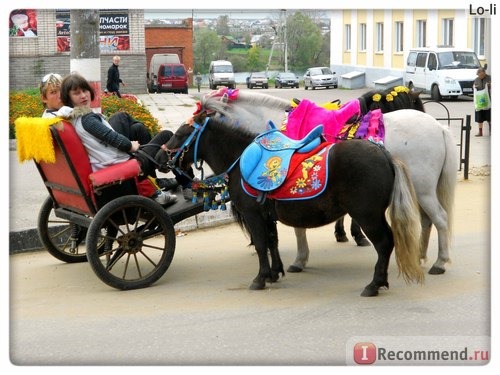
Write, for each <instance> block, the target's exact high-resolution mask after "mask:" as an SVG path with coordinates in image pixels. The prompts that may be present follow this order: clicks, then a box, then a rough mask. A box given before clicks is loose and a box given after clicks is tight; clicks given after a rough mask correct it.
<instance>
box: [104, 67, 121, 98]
mask: <svg viewBox="0 0 500 375" xmlns="http://www.w3.org/2000/svg"><path fill="white" fill-rule="evenodd" d="M120 83H122V80H121V79H120V71H119V70H118V65H115V64H112V65H111V66H110V67H109V69H108V81H107V82H106V89H107V90H108V91H109V92H116V91H120Z"/></svg>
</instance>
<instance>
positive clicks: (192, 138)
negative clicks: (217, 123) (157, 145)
mask: <svg viewBox="0 0 500 375" xmlns="http://www.w3.org/2000/svg"><path fill="white" fill-rule="evenodd" d="M209 119H210V118H209V117H208V116H207V117H206V118H205V121H204V122H203V124H202V125H200V124H198V123H197V122H196V121H195V122H194V123H193V124H192V125H190V126H191V127H193V128H194V130H193V131H192V132H191V134H189V136H188V137H187V138H186V140H185V141H184V143H183V144H182V145H181V147H179V148H177V149H173V150H171V149H166V150H165V152H166V153H167V155H168V157H169V160H168V162H167V167H168V168H169V169H172V170H173V169H175V170H176V171H177V172H180V173H183V174H184V172H183V171H182V170H181V169H180V166H178V162H179V161H180V162H182V159H183V158H184V154H185V153H186V152H187V151H189V149H190V148H191V146H192V144H193V142H194V157H193V164H194V167H195V168H196V169H197V170H199V171H201V173H202V178H203V160H201V161H200V163H198V144H199V141H200V137H201V135H202V133H203V131H204V130H205V128H206V126H207V123H208V120H209ZM172 154H173V156H172Z"/></svg>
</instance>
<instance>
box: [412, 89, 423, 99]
mask: <svg viewBox="0 0 500 375" xmlns="http://www.w3.org/2000/svg"><path fill="white" fill-rule="evenodd" d="M422 91H423V90H415V89H413V90H410V91H409V94H410V95H411V96H412V97H414V98H418V97H419V96H420V94H421V93H422Z"/></svg>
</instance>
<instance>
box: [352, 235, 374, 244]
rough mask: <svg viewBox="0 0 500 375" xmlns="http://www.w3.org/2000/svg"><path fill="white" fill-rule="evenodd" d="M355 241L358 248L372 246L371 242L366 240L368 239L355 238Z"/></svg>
mask: <svg viewBox="0 0 500 375" xmlns="http://www.w3.org/2000/svg"><path fill="white" fill-rule="evenodd" d="M354 241H356V244H357V245H358V246H371V245H372V244H371V243H370V241H368V240H367V239H366V237H355V238H354Z"/></svg>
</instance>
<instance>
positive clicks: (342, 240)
mask: <svg viewBox="0 0 500 375" xmlns="http://www.w3.org/2000/svg"><path fill="white" fill-rule="evenodd" d="M335 238H336V239H337V242H348V241H349V238H347V236H346V235H343V236H341V235H336V236H335Z"/></svg>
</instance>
